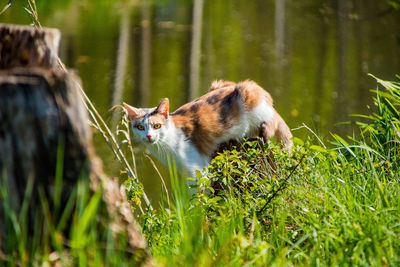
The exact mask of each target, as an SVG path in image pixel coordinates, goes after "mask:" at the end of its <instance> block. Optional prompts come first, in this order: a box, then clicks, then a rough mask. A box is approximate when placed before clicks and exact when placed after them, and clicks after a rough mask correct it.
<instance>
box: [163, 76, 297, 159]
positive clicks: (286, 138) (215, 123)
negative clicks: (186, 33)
mask: <svg viewBox="0 0 400 267" xmlns="http://www.w3.org/2000/svg"><path fill="white" fill-rule="evenodd" d="M263 99H264V100H265V101H266V102H267V103H268V104H270V105H271V106H272V104H273V101H272V98H271V96H270V94H269V93H267V92H266V91H264V89H262V88H261V87H260V86H259V85H258V84H257V83H255V82H253V81H251V80H246V81H243V82H240V83H237V84H235V83H234V82H230V81H222V80H221V81H215V82H213V83H212V85H211V88H210V91H209V92H208V93H207V94H205V95H203V96H201V97H199V98H198V99H196V100H194V101H192V102H189V103H187V104H185V105H183V106H182V107H180V108H179V109H178V110H176V111H175V112H174V113H171V114H170V115H171V119H172V120H173V122H174V124H175V126H176V127H177V128H180V129H181V130H182V132H183V133H184V134H185V136H186V137H187V139H188V140H190V141H192V143H193V144H194V145H195V146H196V147H197V149H198V150H199V152H200V153H201V154H203V155H206V156H210V155H211V154H212V153H213V152H214V150H215V149H216V147H217V146H218V145H219V144H217V143H216V140H217V139H218V138H220V137H222V136H223V135H224V134H225V133H226V132H227V131H228V130H229V129H230V128H231V127H232V126H234V125H235V124H236V122H238V121H239V119H240V118H239V117H240V115H241V113H240V108H241V107H240V103H242V104H243V106H244V108H245V109H246V110H252V109H254V108H255V107H257V106H258V105H259V104H260V102H261V101H263ZM259 131H260V132H261V134H262V136H264V138H265V139H266V140H268V139H269V138H271V137H272V136H276V137H277V139H278V141H282V142H283V143H284V144H285V146H287V147H289V148H290V147H291V140H290V138H291V133H290V130H289V128H288V127H287V125H286V124H285V122H284V121H283V120H282V118H281V117H280V116H279V114H278V113H277V112H275V116H274V119H273V121H271V122H269V123H264V124H262V125H260V128H259ZM289 150H290V149H289Z"/></svg>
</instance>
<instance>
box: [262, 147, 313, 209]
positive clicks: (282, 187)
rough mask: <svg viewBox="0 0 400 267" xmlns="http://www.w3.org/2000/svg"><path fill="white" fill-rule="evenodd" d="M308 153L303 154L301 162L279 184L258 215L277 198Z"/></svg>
mask: <svg viewBox="0 0 400 267" xmlns="http://www.w3.org/2000/svg"><path fill="white" fill-rule="evenodd" d="M305 156H306V154H303V156H302V157H301V159H300V161H299V163H297V165H296V167H294V169H293V170H292V171H291V173H290V174H289V175H288V176H287V177H286V178H285V179H284V180H283V182H282V183H281V184H280V185H279V187H278V189H276V190H275V191H274V192H273V193H272V196H270V197H269V198H268V200H267V202H266V203H265V204H264V206H263V207H262V208H261V209H260V210H259V211H258V213H257V214H258V215H260V214H262V213H263V211H264V210H265V209H266V207H267V206H268V204H269V203H270V202H271V201H272V200H273V199H274V198H275V196H276V195H277V194H278V192H279V191H281V190H282V189H284V188H285V187H286V185H287V181H288V180H289V178H290V177H291V176H292V175H293V173H294V172H295V171H296V169H297V168H298V167H299V166H300V164H301V162H302V161H303V159H304V158H305Z"/></svg>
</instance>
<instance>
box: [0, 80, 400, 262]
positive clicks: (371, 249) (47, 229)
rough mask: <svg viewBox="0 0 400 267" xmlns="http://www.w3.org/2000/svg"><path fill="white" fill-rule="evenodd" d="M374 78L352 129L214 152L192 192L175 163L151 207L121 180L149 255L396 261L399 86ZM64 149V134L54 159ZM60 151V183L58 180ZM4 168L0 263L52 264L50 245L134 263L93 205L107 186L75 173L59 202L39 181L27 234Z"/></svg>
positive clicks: (60, 251)
mask: <svg viewBox="0 0 400 267" xmlns="http://www.w3.org/2000/svg"><path fill="white" fill-rule="evenodd" d="M377 82H378V84H379V86H378V88H377V90H375V91H374V94H375V98H374V103H375V106H376V107H375V108H374V109H372V110H371V112H370V114H368V115H358V116H359V117H362V121H357V122H356V124H357V125H358V126H359V129H360V134H359V136H358V137H354V136H352V137H346V138H344V137H340V136H339V135H336V134H332V139H331V141H329V142H325V143H323V141H321V140H320V139H317V137H316V136H315V135H314V134H310V136H311V137H310V138H309V139H307V140H300V139H297V138H294V143H295V145H294V149H293V152H292V154H290V155H289V154H288V153H287V152H286V151H285V150H282V149H281V148H280V146H279V145H277V144H275V143H273V142H272V143H268V144H260V143H259V142H257V141H248V142H245V143H243V144H242V145H241V146H240V147H237V148H234V149H232V150H230V151H225V152H224V153H221V154H219V155H218V156H217V157H216V158H215V159H214V160H213V161H212V162H211V164H210V166H209V167H208V170H207V177H199V179H198V183H197V194H195V195H193V196H190V194H189V190H188V188H187V185H186V183H185V181H184V179H181V178H179V177H178V175H177V170H176V168H175V165H174V163H173V162H171V163H170V177H171V184H172V192H168V191H167V187H163V190H162V192H160V194H162V196H163V197H162V199H163V200H162V201H161V203H160V205H159V207H158V208H154V209H152V208H151V206H148V207H147V208H144V209H142V210H139V209H137V207H138V205H140V203H141V197H142V195H143V193H144V190H145V189H143V187H142V186H141V184H140V183H139V182H138V180H137V179H136V178H135V179H134V178H130V179H128V180H126V182H125V184H126V187H127V197H128V199H130V200H131V201H132V205H133V206H132V207H133V209H134V211H135V212H136V216H137V220H138V222H139V224H140V226H141V228H142V232H143V235H144V236H145V239H146V240H147V242H148V246H149V249H150V251H151V253H152V256H153V258H154V264H155V265H160V266H273V265H275V266H285V265H289V266H292V265H295V266H299V265H300V266H302V265H304V266H309V265H311V266H335V265H340V266H370V265H372V266H388V265H389V266H398V265H400V179H399V177H400V175H399V163H400V161H399V160H400V156H399V148H400V146H399V139H400V117H399V111H398V109H399V106H400V86H399V83H395V82H387V81H382V80H379V79H377ZM125 126H126V125H125ZM125 128H126V127H125ZM121 129H122V128H120V131H122V130H121ZM128 130H129V128H127V130H126V131H128ZM121 133H123V136H124V138H126V137H127V136H129V133H128V132H121ZM124 133H125V134H124ZM122 144H125V145H126V144H127V145H130V143H129V140H127V141H124V142H123V143H122ZM123 146H124V145H122V147H119V149H121V150H123V149H125V148H124V147H123ZM62 150H63V145H62V142H60V148H59V151H58V157H59V159H60V160H59V161H60V162H61V163H62V160H61V159H62ZM127 151H128V152H127V153H130V152H131V149H127ZM272 155H273V156H272ZM60 162H59V164H58V167H57V171H56V187H57V186H62V182H63V181H62V177H61V175H60V174H61V173H62V169H63V166H62V164H61V163H60ZM5 178H6V177H4V175H3V177H2V179H3V182H2V185H3V186H2V187H1V188H0V198H1V203H2V210H3V211H4V216H5V218H4V219H5V222H6V225H5V227H6V229H7V237H6V240H7V246H6V248H5V250H4V251H2V252H3V253H4V254H5V255H3V253H0V262H1V264H0V265H4V266H14V265H15V264H22V265H42V264H43V263H45V262H47V263H51V264H54V261H52V258H54V255H57V256H58V259H59V260H58V261H59V262H60V263H62V264H63V265H67V266H75V265H79V266H86V265H96V266H98V265H100V266H101V265H106V266H114V265H116V266H124V265H129V266H134V265H135V264H137V260H138V259H139V258H138V257H140V253H139V252H135V253H136V255H135V253H134V254H133V255H132V254H130V253H127V245H126V238H124V236H122V237H120V238H114V235H113V234H112V230H111V228H110V221H109V220H108V219H104V218H106V217H101V216H100V215H101V214H102V213H104V212H105V211H104V210H101V207H102V206H101V205H102V203H101V202H102V200H101V194H102V193H101V191H98V192H97V193H94V194H90V193H89V183H88V179H87V177H86V178H85V176H83V177H80V179H78V180H79V182H78V183H77V184H76V186H75V188H74V189H73V191H72V194H71V196H70V199H69V201H68V203H67V205H66V206H65V207H64V208H63V209H60V195H59V194H60V192H61V191H62V190H60V189H59V188H58V189H57V188H56V189H55V191H54V192H55V195H54V197H53V198H52V199H50V200H48V199H46V197H45V194H43V192H41V190H39V196H40V203H41V207H40V212H37V214H38V215H37V216H36V217H35V221H34V222H33V225H34V226H33V232H31V233H30V232H29V230H28V223H27V216H28V206H29V205H28V203H29V199H30V196H31V194H32V185H31V184H28V185H27V187H26V188H27V189H26V193H25V199H24V201H23V204H22V205H21V207H20V208H18V209H13V207H12V201H11V198H10V196H9V195H8V191H7V187H6V186H7V184H6V179H5ZM50 202H51V203H52V205H50V204H49V203H50ZM142 204H143V205H146V204H145V203H142ZM152 204H153V207H154V206H155V205H154V203H152ZM51 207H54V210H53V209H52V208H51ZM103 207H104V206H103ZM134 207H135V208H134ZM138 211H141V212H138ZM42 214H44V216H43V215H42ZM68 218H72V219H71V220H70V221H68ZM31 223H32V222H31ZM62 236H63V237H62Z"/></svg>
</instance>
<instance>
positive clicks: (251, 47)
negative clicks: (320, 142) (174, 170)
mask: <svg viewBox="0 0 400 267" xmlns="http://www.w3.org/2000/svg"><path fill="white" fill-rule="evenodd" d="M14 2H15V3H13V5H12V7H11V8H10V9H9V10H7V12H6V13H5V14H4V15H2V16H0V21H1V22H7V23H18V24H29V23H30V19H29V16H28V14H27V13H26V12H25V11H24V10H23V5H24V4H25V3H21V1H14ZM37 2H38V12H39V18H40V21H41V24H42V25H43V26H46V27H56V28H59V29H60V30H61V32H62V36H63V38H62V45H61V51H60V54H61V58H62V60H63V61H64V62H65V63H66V64H67V66H69V67H70V68H75V69H77V70H78V71H79V74H80V76H81V78H82V81H83V85H84V88H85V90H86V92H87V94H88V96H89V97H90V98H91V99H92V101H93V102H94V104H95V105H96V107H97V108H98V109H99V111H100V113H101V114H102V115H103V116H104V117H107V118H109V122H110V124H111V123H112V120H111V118H112V115H111V114H110V112H109V111H108V110H109V108H110V107H111V106H112V105H113V104H115V103H120V102H121V101H124V102H128V103H131V104H132V105H134V106H139V107H145V106H155V105H156V104H157V103H158V102H159V101H160V99H162V98H164V97H168V98H169V99H170V102H171V109H172V110H174V109H176V108H177V107H179V106H180V105H182V104H183V103H185V102H187V101H188V100H190V99H193V98H194V97H195V96H196V95H199V94H203V93H205V92H206V91H207V90H208V87H209V85H210V83H211V82H212V81H213V80H214V79H227V80H233V81H239V80H244V79H253V80H255V81H256V82H257V83H259V84H260V85H261V86H262V87H263V88H265V89H266V90H267V91H269V92H270V93H271V95H272V96H273V98H274V100H275V107H276V109H277V110H278V111H279V112H280V113H281V115H282V117H283V118H284V119H285V120H286V121H287V123H288V125H289V126H290V127H291V128H296V127H298V126H300V125H302V123H306V124H307V125H309V126H310V127H311V128H312V129H314V130H315V131H316V132H318V133H319V134H320V135H321V136H322V137H324V136H329V132H330V131H335V132H339V133H342V134H351V127H349V126H337V125H335V124H336V123H338V122H341V121H345V120H349V119H350V117H349V114H351V113H365V112H367V109H366V106H367V105H372V100H371V97H372V96H373V95H372V93H370V92H369V90H371V89H373V88H375V82H374V80H373V79H372V78H370V77H368V76H367V73H372V74H374V75H376V76H378V77H380V78H383V79H394V76H395V74H398V73H400V11H396V10H393V9H391V7H390V6H389V4H388V2H387V1H375V0H364V1H361V0H351V1H346V0H337V1H334V0H331V1H323V0H303V1H294V0H275V1H274V0H252V1H248V0H235V1H232V0H215V1H207V0H204V1H203V0H194V1H184V0H177V1H172V0H162V1H128V0H127V1H106V0H101V1H94V0H92V1H90V0H86V1H78V0H75V1H74V0H70V1H62V0H53V1H37ZM192 26H193V27H192ZM192 29H193V30H192ZM307 134H308V133H307V131H305V130H298V131H294V135H295V136H299V137H305V136H306V135H307ZM95 144H96V150H97V152H98V154H99V155H100V156H101V157H102V158H103V161H104V164H105V170H106V172H107V173H109V174H110V175H113V176H118V175H119V170H120V166H119V165H118V163H117V162H116V161H115V159H114V157H113V156H112V154H111V152H110V150H109V148H108V147H107V145H106V144H105V143H104V141H103V139H102V137H101V136H99V135H98V134H97V135H96V136H95ZM138 171H139V176H140V177H141V178H142V181H143V184H144V186H145V190H146V192H147V193H148V195H149V196H150V197H152V198H153V199H158V196H159V192H160V181H159V178H157V175H156V173H155V171H154V170H153V168H152V167H151V166H150V165H149V162H148V160H147V159H143V158H139V159H138ZM163 173H165V170H164V172H163ZM166 176H167V175H166Z"/></svg>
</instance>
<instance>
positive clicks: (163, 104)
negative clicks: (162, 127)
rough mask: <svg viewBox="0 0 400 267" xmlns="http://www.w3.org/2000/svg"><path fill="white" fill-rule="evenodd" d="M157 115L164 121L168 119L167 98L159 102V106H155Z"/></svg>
mask: <svg viewBox="0 0 400 267" xmlns="http://www.w3.org/2000/svg"><path fill="white" fill-rule="evenodd" d="M156 110H157V113H158V114H160V115H163V116H164V117H165V118H166V119H168V112H169V100H168V98H164V99H163V100H161V102H160V104H158V106H157V109H156Z"/></svg>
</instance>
